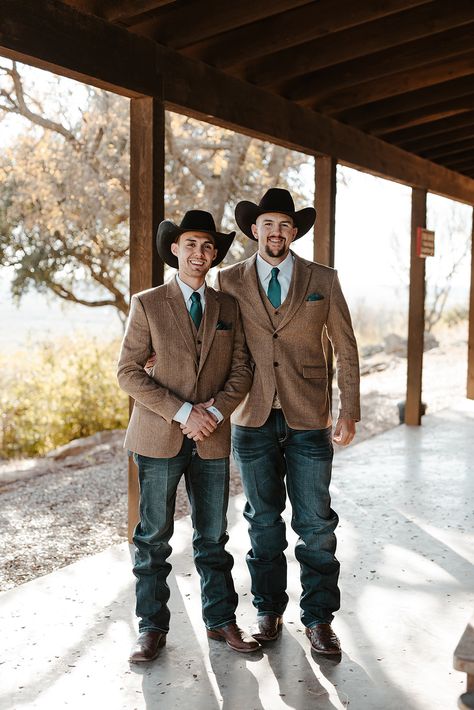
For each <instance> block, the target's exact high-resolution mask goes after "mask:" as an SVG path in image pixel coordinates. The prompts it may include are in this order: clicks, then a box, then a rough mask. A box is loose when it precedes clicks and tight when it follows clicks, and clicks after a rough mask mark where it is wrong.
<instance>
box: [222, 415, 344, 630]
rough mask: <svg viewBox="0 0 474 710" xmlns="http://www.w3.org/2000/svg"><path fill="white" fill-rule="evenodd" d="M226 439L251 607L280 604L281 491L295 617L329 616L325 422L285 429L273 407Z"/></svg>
mask: <svg viewBox="0 0 474 710" xmlns="http://www.w3.org/2000/svg"><path fill="white" fill-rule="evenodd" d="M232 445H233V452H234V457H235V459H236V461H237V463H238V466H239V468H240V472H241V475H242V483H243V487H244V491H245V495H246V498H247V503H246V505H245V509H244V516H245V518H246V520H247V521H248V523H249V535H250V544H251V550H250V551H249V552H248V553H247V564H248V568H249V571H250V577H251V580H252V594H253V604H254V606H255V607H256V609H257V611H258V614H259V615H263V614H272V615H278V616H280V615H282V614H283V612H284V611H285V608H286V605H287V603H288V595H287V593H286V581H287V570H286V558H285V554H284V550H285V549H286V548H287V546H288V543H287V540H286V530H285V523H284V521H283V518H282V516H281V514H282V512H283V510H284V509H285V504H286V490H288V496H289V499H290V502H291V506H292V519H291V526H292V528H293V530H294V531H295V532H296V533H297V535H298V537H299V539H298V542H297V544H296V548H295V555H296V559H297V560H298V562H299V563H300V570H301V585H302V594H301V599H300V606H301V620H302V622H303V624H304V625H305V626H308V627H311V626H315V625H316V624H319V623H330V622H331V621H332V619H333V612H334V611H336V610H337V609H339V605H340V594H339V588H338V578H339V562H338V561H337V559H336V557H335V551H336V536H335V534H334V530H335V529H336V526H337V523H338V517H337V515H336V513H335V512H334V511H333V510H332V509H331V499H330V496H329V484H330V482H331V468H332V458H333V447H332V441H331V427H329V428H328V429H320V430H309V431H300V430H296V429H291V428H290V427H289V426H288V425H287V423H286V421H285V418H284V416H283V412H282V411H281V410H280V409H273V410H272V412H271V414H270V416H269V418H268V419H267V421H266V422H265V424H263V426H261V427H244V426H234V427H233V429H232ZM285 478H286V487H285Z"/></svg>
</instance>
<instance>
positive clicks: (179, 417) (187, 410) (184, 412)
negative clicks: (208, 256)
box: [173, 274, 224, 424]
mask: <svg viewBox="0 0 474 710" xmlns="http://www.w3.org/2000/svg"><path fill="white" fill-rule="evenodd" d="M176 282H177V284H178V286H179V288H180V289H181V293H182V294H183V298H184V302H185V304H186V308H187V309H188V311H189V310H190V308H191V304H192V300H191V296H192V295H193V293H198V294H199V295H200V296H201V306H202V314H203V316H204V309H205V307H206V284H205V283H203V285H202V286H201V288H198V289H197V291H196V292H195V291H194V289H192V288H191V286H188V284H186V283H184V281H182V280H181V279H180V278H179V276H178V274H176ZM192 408H193V405H192V404H191V402H185V403H184V404H182V405H181V407H180V408H179V409H178V411H177V412H176V414H175V415H174V417H173V419H174V420H175V421H176V422H179V423H180V424H186V422H187V421H188V418H189V415H190V414H191V411H192ZM207 411H208V412H210V413H211V414H213V415H214V416H215V418H216V419H217V423H218V424H220V423H221V421H222V420H223V419H224V417H223V416H222V414H221V412H220V411H219V410H218V409H217V407H207Z"/></svg>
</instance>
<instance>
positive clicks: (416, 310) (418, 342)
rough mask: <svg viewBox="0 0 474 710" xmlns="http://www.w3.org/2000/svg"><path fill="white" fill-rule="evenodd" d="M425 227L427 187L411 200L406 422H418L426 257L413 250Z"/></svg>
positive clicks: (413, 193)
mask: <svg viewBox="0 0 474 710" xmlns="http://www.w3.org/2000/svg"><path fill="white" fill-rule="evenodd" d="M418 227H426V190H420V189H417V188H414V189H413V192H412V202H411V252H410V299H409V307H408V351H407V394H406V404H405V424H409V425H411V426H419V425H420V424H421V392H422V374H423V344H424V331H425V260H424V259H422V258H421V257H419V256H418V255H417V253H416V242H417V229H418Z"/></svg>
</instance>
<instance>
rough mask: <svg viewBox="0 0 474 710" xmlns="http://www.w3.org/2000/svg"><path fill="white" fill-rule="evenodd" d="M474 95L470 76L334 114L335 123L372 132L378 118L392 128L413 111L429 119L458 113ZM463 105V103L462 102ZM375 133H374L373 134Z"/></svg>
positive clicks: (473, 86)
mask: <svg viewBox="0 0 474 710" xmlns="http://www.w3.org/2000/svg"><path fill="white" fill-rule="evenodd" d="M473 93H474V83H473V80H472V77H471V76H466V77H460V78H459V79H451V80H448V81H443V82H441V83H440V84H435V85H431V86H426V87H422V88H421V89H417V90H416V91H409V92H407V93H406V94H401V95H397V96H392V97H389V98H388V99H384V100H383V101H376V102H372V103H369V104H365V105H363V106H358V107H357V108H353V109H347V110H346V111H342V112H341V113H340V114H339V115H338V120H340V121H344V123H348V124H350V125H354V126H357V127H359V128H362V129H367V130H369V131H372V130H374V124H376V123H377V122H378V121H379V120H380V119H387V121H388V122H390V121H391V120H393V122H394V124H395V125H396V124H397V122H398V121H399V120H400V119H399V117H400V116H402V115H403V116H406V115H408V114H410V112H413V115H414V117H415V118H416V112H417V111H419V115H420V116H421V117H423V116H430V115H434V114H436V113H440V112H442V111H448V112H449V110H450V107H451V110H452V111H453V112H459V111H462V110H467V109H469V108H471V107H470V106H469V97H470V96H472V94H473ZM463 102H464V103H463ZM374 133H375V131H374Z"/></svg>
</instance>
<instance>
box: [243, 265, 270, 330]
mask: <svg viewBox="0 0 474 710" xmlns="http://www.w3.org/2000/svg"><path fill="white" fill-rule="evenodd" d="M256 261H257V254H256V253H255V254H254V256H253V257H251V258H250V259H249V260H248V261H247V263H246V264H245V268H244V270H243V273H242V277H241V281H242V286H241V289H242V291H241V292H242V293H244V294H245V301H246V305H247V308H248V310H249V311H250V312H251V313H253V314H254V316H255V319H256V320H257V321H258V322H259V323H263V322H264V321H265V322H266V323H267V325H268V326H270V328H271V329H272V330H273V325H272V321H271V318H270V316H269V315H268V311H267V309H266V308H265V304H264V303H263V301H262V297H261V295H260V289H259V286H258V273H257V266H256ZM241 308H242V306H241Z"/></svg>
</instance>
